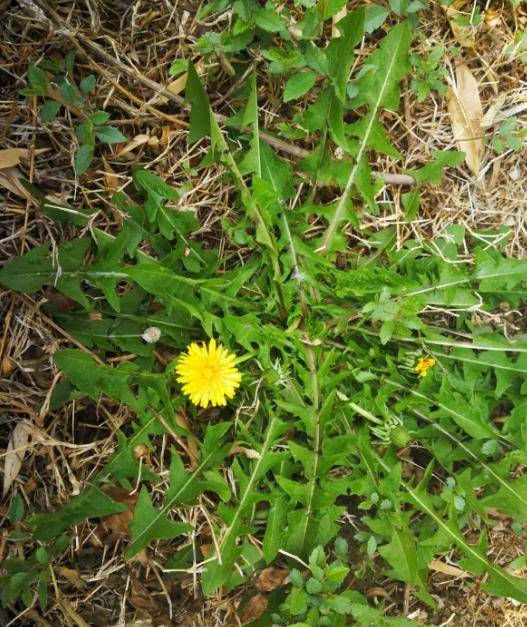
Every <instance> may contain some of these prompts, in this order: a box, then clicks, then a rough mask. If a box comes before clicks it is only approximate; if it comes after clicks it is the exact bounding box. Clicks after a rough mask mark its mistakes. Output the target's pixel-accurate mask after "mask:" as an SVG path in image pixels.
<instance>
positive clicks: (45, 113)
mask: <svg viewBox="0 0 527 627" xmlns="http://www.w3.org/2000/svg"><path fill="white" fill-rule="evenodd" d="M74 61H75V52H73V53H70V54H69V55H68V56H67V57H66V60H65V62H64V64H63V65H61V64H60V63H58V62H56V61H53V60H51V59H45V60H44V61H42V62H40V63H39V64H38V65H30V66H29V69H28V75H27V77H28V83H29V87H26V88H25V89H22V90H20V93H21V94H22V95H25V96H38V97H40V98H43V99H44V104H43V105H42V107H41V110H40V119H41V121H42V122H43V123H50V122H53V120H55V118H56V117H57V116H58V115H59V113H60V110H61V109H62V108H65V109H67V110H68V111H70V112H71V113H72V114H73V116H74V117H75V118H77V119H79V120H81V121H80V123H79V124H77V126H76V128H75V134H76V137H77V140H78V142H79V146H78V148H77V150H76V153H75V162H74V166H75V172H76V174H77V176H80V175H81V174H84V172H86V170H87V169H88V167H89V165H90V163H91V161H92V159H93V154H94V150H95V143H96V140H99V141H100V142H102V143H104V144H118V143H120V142H123V141H126V137H125V136H124V135H123V134H122V133H121V131H119V130H118V129H116V128H115V127H114V126H111V125H110V124H108V122H109V120H110V114H109V113H108V112H107V111H94V110H93V105H92V102H93V97H92V96H93V90H94V89H95V82H96V79H95V75H93V74H89V75H88V76H86V77H84V78H83V79H82V80H81V81H80V83H79V84H78V85H77V83H76V81H75V78H74Z"/></svg>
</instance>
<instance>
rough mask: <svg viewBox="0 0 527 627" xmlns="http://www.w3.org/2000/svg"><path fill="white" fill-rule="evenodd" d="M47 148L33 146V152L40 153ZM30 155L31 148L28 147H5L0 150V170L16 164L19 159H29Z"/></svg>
mask: <svg viewBox="0 0 527 627" xmlns="http://www.w3.org/2000/svg"><path fill="white" fill-rule="evenodd" d="M47 150H49V148H35V150H33V154H34V155H40V154H41V153H43V152H46V151H47ZM30 156H31V150H30V149H29V148H6V149H5V150H0V170H4V169H5V168H11V167H13V166H15V165H18V164H19V163H20V160H21V159H29V158H30Z"/></svg>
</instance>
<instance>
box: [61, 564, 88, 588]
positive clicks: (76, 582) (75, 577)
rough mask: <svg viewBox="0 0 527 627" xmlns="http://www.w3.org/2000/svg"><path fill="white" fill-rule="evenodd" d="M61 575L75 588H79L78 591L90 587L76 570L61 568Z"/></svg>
mask: <svg viewBox="0 0 527 627" xmlns="http://www.w3.org/2000/svg"><path fill="white" fill-rule="evenodd" d="M59 573H60V575H62V577H64V578H66V579H67V580H68V581H69V582H70V584H71V585H72V586H73V587H74V588H77V590H85V589H86V588H87V587H88V584H87V583H86V582H85V581H84V579H83V578H82V577H81V576H80V573H79V571H78V570H77V569H76V568H66V567H65V566H59Z"/></svg>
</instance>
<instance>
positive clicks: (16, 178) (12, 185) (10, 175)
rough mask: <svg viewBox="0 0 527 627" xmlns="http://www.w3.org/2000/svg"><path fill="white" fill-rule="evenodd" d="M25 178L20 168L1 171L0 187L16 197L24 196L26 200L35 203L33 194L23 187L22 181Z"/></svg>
mask: <svg viewBox="0 0 527 627" xmlns="http://www.w3.org/2000/svg"><path fill="white" fill-rule="evenodd" d="M23 179H24V176H23V174H22V172H20V170H19V169H18V168H15V167H12V168H5V169H4V170H1V169H0V187H3V188H5V189H7V190H9V191H10V192H12V193H13V194H15V195H16V196H22V198H25V199H26V200H30V201H32V202H35V199H34V198H33V196H31V194H30V193H29V192H28V191H27V189H26V188H25V187H24V186H23V185H22V180H23Z"/></svg>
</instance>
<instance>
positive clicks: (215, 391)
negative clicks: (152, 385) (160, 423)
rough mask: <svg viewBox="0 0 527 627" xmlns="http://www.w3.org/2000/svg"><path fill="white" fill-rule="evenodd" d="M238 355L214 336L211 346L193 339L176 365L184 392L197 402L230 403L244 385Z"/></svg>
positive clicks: (197, 403) (206, 404)
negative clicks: (228, 401) (241, 383)
mask: <svg viewBox="0 0 527 627" xmlns="http://www.w3.org/2000/svg"><path fill="white" fill-rule="evenodd" d="M235 364H236V355H234V354H233V353H229V351H228V350H226V349H225V348H224V347H223V346H222V345H221V344H218V345H217V344H216V340H214V339H212V340H210V342H209V345H208V346H207V345H206V344H205V342H203V344H202V345H201V346H199V345H198V344H196V343H195V342H194V343H192V344H191V345H190V346H189V347H188V349H187V352H186V353H185V354H183V355H182V356H181V357H180V358H179V361H178V363H177V365H176V372H177V374H178V375H179V376H178V377H177V381H179V383H182V384H183V393H184V394H185V395H186V396H188V397H189V398H190V400H191V401H192V402H193V403H194V405H200V406H201V407H207V406H208V405H209V403H210V404H211V405H212V406H213V407H216V406H217V405H226V404H227V400H226V399H227V398H232V397H233V396H234V394H235V392H236V389H237V388H238V386H239V385H240V381H241V378H242V375H241V373H240V372H238V369H237V368H236V365H235Z"/></svg>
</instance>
